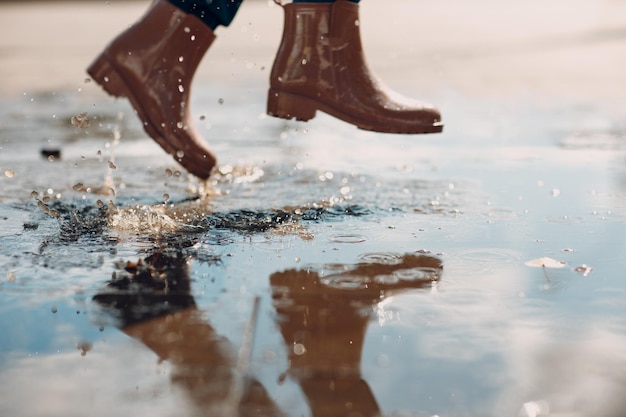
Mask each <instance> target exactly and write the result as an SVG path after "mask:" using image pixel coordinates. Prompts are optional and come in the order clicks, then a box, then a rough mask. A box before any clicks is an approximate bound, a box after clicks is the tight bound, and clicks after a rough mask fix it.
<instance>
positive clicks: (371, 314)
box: [0, 0, 626, 417]
mask: <svg viewBox="0 0 626 417" xmlns="http://www.w3.org/2000/svg"><path fill="white" fill-rule="evenodd" d="M397 1H398V4H399V5H400V6H398V8H402V9H403V10H407V11H411V13H402V15H398V14H397V13H396V12H395V11H394V10H383V9H384V8H383V6H381V5H377V4H376V3H375V2H372V4H369V3H370V2H362V11H363V16H362V18H363V23H362V28H363V36H364V43H365V47H366V50H367V52H368V58H369V60H370V63H371V64H372V67H373V68H375V69H376V70H377V73H378V74H379V75H380V76H381V78H383V79H384V80H385V81H386V82H387V84H389V85H391V86H392V87H393V88H395V89H397V90H400V91H402V92H403V93H405V94H407V95H411V96H415V97H419V98H422V99H424V100H428V101H431V102H434V103H436V104H438V105H439V107H440V108H441V110H442V113H443V116H444V122H445V123H446V126H445V129H444V133H442V134H438V135H428V136H393V135H384V134H376V133H371V132H362V131H359V130H356V129H354V128H353V127H351V126H349V125H346V124H344V123H341V122H339V121H336V120H333V119H331V118H330V117H328V116H325V115H323V114H320V115H318V116H317V117H316V118H315V119H314V120H312V121H311V122H309V123H307V124H302V123H297V122H285V121H282V120H278V119H273V118H270V117H266V116H264V111H265V108H264V106H265V95H266V88H267V77H268V75H269V67H270V66H271V62H272V58H273V53H274V51H275V48H276V45H277V42H278V37H279V35H280V28H279V27H278V26H279V25H278V24H277V23H276V22H280V20H281V11H280V9H278V8H277V7H275V6H271V5H270V4H269V3H271V2H265V1H256V2H252V1H250V2H248V3H246V4H244V6H243V7H242V10H241V14H240V15H239V16H238V17H237V20H236V21H235V23H234V24H233V26H232V27H231V28H230V29H229V30H222V31H220V32H219V33H218V36H219V38H218V42H217V43H216V44H215V47H212V49H211V50H210V51H209V53H208V55H207V56H206V58H205V60H204V62H203V66H202V67H201V69H200V72H199V73H198V75H197V79H196V83H195V84H194V92H193V95H192V108H193V111H194V114H195V115H196V118H197V119H196V122H197V123H198V126H199V127H200V129H201V131H202V133H203V134H204V135H205V137H207V138H208V140H209V142H210V143H211V146H212V147H213V148H214V150H215V151H216V153H217V155H218V157H219V164H220V165H219V169H218V172H216V174H215V176H214V177H213V178H212V179H211V180H210V181H209V182H208V183H206V184H205V183H200V182H198V181H197V180H195V179H193V178H189V177H188V176H187V174H186V173H185V172H184V170H182V169H181V168H180V167H179V166H177V165H176V164H175V163H174V162H173V161H172V160H171V158H170V157H169V156H167V155H165V154H164V152H162V151H161V149H160V148H159V147H158V146H157V145H155V144H154V143H153V142H152V141H151V140H150V139H148V138H147V137H146V135H145V134H144V133H143V130H142V129H141V125H140V123H139V122H138V120H136V118H135V116H134V114H133V112H132V110H131V108H130V107H129V106H128V104H127V103H125V102H123V101H116V100H113V99H111V98H109V97H107V96H106V95H105V94H104V93H103V92H102V91H101V90H100V89H99V88H98V87H97V86H96V85H94V83H92V82H89V81H88V80H87V79H86V75H85V74H84V68H85V67H86V65H88V63H89V62H90V60H91V59H92V58H93V57H94V56H95V55H96V54H97V53H98V52H99V49H100V48H102V47H103V46H104V44H106V42H107V41H108V39H109V38H110V37H111V36H113V35H114V34H115V33H116V32H117V31H119V30H121V29H122V28H124V27H125V26H126V25H128V24H129V23H130V22H132V21H133V20H134V19H135V18H136V16H138V15H139V14H140V13H141V12H142V11H143V9H144V7H145V2H120V1H111V2H101V3H100V2H86V3H74V2H70V3H50V2H47V3H45V4H44V3H2V4H0V28H2V29H0V31H2V33H3V34H4V35H7V36H2V37H0V80H2V81H0V92H1V93H2V95H1V96H0V299H1V300H2V303H1V304H0V313H1V314H0V331H1V332H2V335H3V336H2V338H0V384H1V386H2V387H3V392H4V393H3V395H2V396H1V397H0V415H3V416H4V415H10V416H59V415H63V416H84V415H92V416H100V415H103V416H104V415H113V414H124V415H129V416H143V415H148V414H149V415H153V416H171V415H190V416H196V415H209V416H214V415H220V416H228V415H261V416H271V415H286V416H301V415H304V416H308V415H311V416H377V415H384V416H411V417H413V416H415V417H421V416H435V415H437V416H440V417H444V416H538V415H550V416H588V415H603V416H615V417H618V416H622V415H623V410H624V408H625V404H623V403H624V400H623V398H624V395H623V394H624V391H625V390H626V380H625V378H624V374H623V371H622V370H623V369H624V366H625V365H626V354H625V353H624V352H626V320H625V319H624V317H626V314H625V313H626V303H625V302H624V299H625V297H624V296H625V295H626V294H625V292H626V286H625V285H624V282H623V277H624V272H623V271H624V270H625V267H626V261H625V260H624V254H625V253H626V243H625V240H624V238H623V236H624V235H625V233H626V223H625V220H626V164H625V151H626V142H625V140H626V118H625V115H626V106H625V104H624V103H625V102H624V99H625V98H626V97H625V96H626V90H625V89H624V88H622V86H624V85H626V84H625V82H626V80H625V79H624V78H625V75H624V72H623V71H622V68H623V67H624V64H625V63H626V62H624V59H625V58H624V57H626V31H625V30H624V25H623V19H622V17H621V16H623V15H624V12H625V10H624V9H625V8H626V5H625V4H623V2H618V1H599V2H591V1H574V2H567V3H566V2H564V1H556V2H551V3H550V4H549V5H547V4H546V3H539V2H538V1H535V2H530V3H528V2H525V3H524V4H517V3H516V4H513V3H510V4H509V2H495V1H487V0H481V1H479V2H478V3H476V2H473V3H472V5H469V4H467V5H466V4H458V2H456V1H453V0H447V1H442V2H437V4H432V3H431V2H425V1H418V2H413V1H409V0H397ZM486 11H489V13H486ZM537 11H541V13H538V12H537ZM380 21H387V22H391V23H392V24H393V25H392V27H393V30H389V28H388V27H385V26H382V25H381V24H380V23H379V22H380ZM34 27H37V28H40V29H41V30H38V31H36V32H35V31H33V28H34ZM397 39H403V40H404V41H403V42H398V41H397ZM407 39H409V40H410V41H406V40H407Z"/></svg>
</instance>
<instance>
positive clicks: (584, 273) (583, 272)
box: [574, 264, 593, 277]
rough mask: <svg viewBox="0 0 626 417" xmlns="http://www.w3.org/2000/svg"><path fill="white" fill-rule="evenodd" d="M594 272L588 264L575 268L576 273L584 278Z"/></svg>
mask: <svg viewBox="0 0 626 417" xmlns="http://www.w3.org/2000/svg"><path fill="white" fill-rule="evenodd" d="M592 270H593V268H591V267H590V266H589V265H586V264H582V265H580V266H577V267H576V268H574V271H576V272H578V273H579V274H581V275H582V276H583V277H586V276H588V275H589V274H590V273H591V271H592Z"/></svg>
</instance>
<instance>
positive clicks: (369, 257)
mask: <svg viewBox="0 0 626 417" xmlns="http://www.w3.org/2000/svg"><path fill="white" fill-rule="evenodd" d="M359 259H360V260H361V261H364V262H367V263H376V264H383V265H397V264H399V263H400V262H402V255H400V254H397V253H392V252H371V253H364V254H363V255H361V256H359Z"/></svg>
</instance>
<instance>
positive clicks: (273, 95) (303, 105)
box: [267, 88, 443, 134]
mask: <svg viewBox="0 0 626 417" xmlns="http://www.w3.org/2000/svg"><path fill="white" fill-rule="evenodd" d="M318 110H319V111H322V112H324V113H326V114H329V115H331V116H333V117H336V118H337V119H340V120H343V121H344V122H347V123H350V124H352V125H354V126H356V127H358V128H359V129H362V130H368V131H372V132H379V133H404V134H420V133H440V132H442V131H443V122H435V123H433V124H432V125H430V124H429V125H419V126H413V127H411V128H403V127H401V126H379V125H374V124H371V123H370V122H368V121H363V120H358V119H356V118H354V117H352V116H348V115H346V114H344V113H342V112H339V111H337V110H336V109H334V108H333V107H330V106H327V105H326V104H324V103H321V102H319V101H316V100H311V99H310V98H307V97H304V96H301V95H298V94H292V93H285V92H282V91H278V90H276V89H273V88H270V89H269V92H268V95H267V114H268V115H270V116H273V117H279V118H281V119H287V120H291V119H296V120H298V121H302V122H306V121H308V120H311V119H312V118H314V117H315V114H316V112H317V111H318Z"/></svg>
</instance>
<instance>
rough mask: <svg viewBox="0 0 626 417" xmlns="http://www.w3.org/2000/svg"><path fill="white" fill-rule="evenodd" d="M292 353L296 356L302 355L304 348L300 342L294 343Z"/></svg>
mask: <svg viewBox="0 0 626 417" xmlns="http://www.w3.org/2000/svg"><path fill="white" fill-rule="evenodd" d="M293 353H294V354H296V355H298V356H301V355H304V354H305V353H306V348H305V347H304V345H303V344H302V343H294V345H293Z"/></svg>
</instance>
